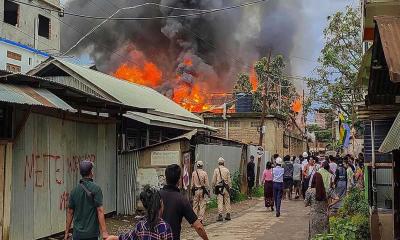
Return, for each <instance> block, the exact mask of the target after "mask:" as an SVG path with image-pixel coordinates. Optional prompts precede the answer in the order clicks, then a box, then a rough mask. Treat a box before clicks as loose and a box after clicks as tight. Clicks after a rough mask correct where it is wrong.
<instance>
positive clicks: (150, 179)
mask: <svg viewBox="0 0 400 240" xmlns="http://www.w3.org/2000/svg"><path fill="white" fill-rule="evenodd" d="M164 172H165V169H164V168H159V169H158V168H157V169H156V168H139V169H138V173H137V183H138V187H139V191H142V190H143V186H144V185H147V184H148V185H150V186H152V187H157V188H162V187H163V186H164V185H165V176H164Z"/></svg>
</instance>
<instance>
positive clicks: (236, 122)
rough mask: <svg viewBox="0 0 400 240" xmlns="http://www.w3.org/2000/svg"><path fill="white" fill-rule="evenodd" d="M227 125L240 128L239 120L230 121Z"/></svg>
mask: <svg viewBox="0 0 400 240" xmlns="http://www.w3.org/2000/svg"><path fill="white" fill-rule="evenodd" d="M229 127H234V128H235V127H236V128H240V122H239V121H230V122H229Z"/></svg>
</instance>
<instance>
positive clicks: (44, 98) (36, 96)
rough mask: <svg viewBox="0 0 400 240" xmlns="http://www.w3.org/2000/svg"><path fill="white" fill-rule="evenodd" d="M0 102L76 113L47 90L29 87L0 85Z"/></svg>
mask: <svg viewBox="0 0 400 240" xmlns="http://www.w3.org/2000/svg"><path fill="white" fill-rule="evenodd" d="M0 101H1V102H8V103H17V104H26V105H33V106H44V107H51V108H58V109H62V110H65V111H70V112H75V111H76V110H75V109H74V108H72V107H71V106H70V105H68V104H67V103H66V102H64V101H63V100H61V99H60V98H58V97H57V96H56V95H54V94H53V93H51V92H50V91H48V90H47V89H38V88H31V87H28V86H19V85H11V84H3V83H0Z"/></svg>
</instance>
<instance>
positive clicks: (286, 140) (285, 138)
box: [283, 134, 290, 148]
mask: <svg viewBox="0 0 400 240" xmlns="http://www.w3.org/2000/svg"><path fill="white" fill-rule="evenodd" d="M289 142H290V139H289V136H288V135H286V134H284V135H283V147H284V148H289Z"/></svg>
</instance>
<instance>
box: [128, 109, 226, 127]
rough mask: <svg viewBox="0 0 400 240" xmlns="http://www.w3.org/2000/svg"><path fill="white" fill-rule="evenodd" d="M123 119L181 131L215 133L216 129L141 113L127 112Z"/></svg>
mask: <svg viewBox="0 0 400 240" xmlns="http://www.w3.org/2000/svg"><path fill="white" fill-rule="evenodd" d="M124 117H127V118H130V119H133V120H135V121H138V122H141V123H144V124H147V125H151V126H159V127H168V128H176V129H183V130H193V129H206V130H209V131H217V130H218V129H217V128H214V127H211V126H208V125H205V124H201V123H195V122H191V121H184V120H179V119H174V118H168V117H162V116H158V115H154V114H149V113H142V112H131V111H129V112H127V113H126V114H124Z"/></svg>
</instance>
